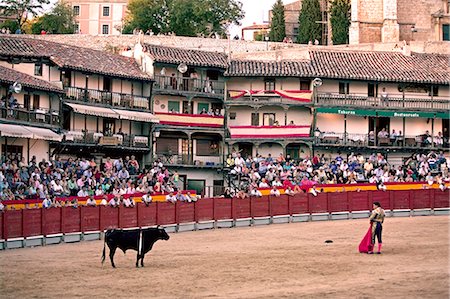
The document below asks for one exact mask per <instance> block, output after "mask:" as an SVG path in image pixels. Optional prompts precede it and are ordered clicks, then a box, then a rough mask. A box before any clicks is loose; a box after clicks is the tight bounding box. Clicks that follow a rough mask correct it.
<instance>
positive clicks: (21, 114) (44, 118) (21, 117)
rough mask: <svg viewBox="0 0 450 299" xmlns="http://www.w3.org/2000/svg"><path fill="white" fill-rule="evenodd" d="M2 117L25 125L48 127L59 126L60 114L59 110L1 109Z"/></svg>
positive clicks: (0, 114) (0, 115)
mask: <svg viewBox="0 0 450 299" xmlns="http://www.w3.org/2000/svg"><path fill="white" fill-rule="evenodd" d="M0 117H1V118H4V119H10V120H14V121H19V122H25V123H29V122H32V123H41V124H48V125H58V124H59V121H60V114H59V111H57V110H49V109H47V108H38V109H33V110H28V109H26V108H21V107H17V108H12V109H11V108H5V107H0Z"/></svg>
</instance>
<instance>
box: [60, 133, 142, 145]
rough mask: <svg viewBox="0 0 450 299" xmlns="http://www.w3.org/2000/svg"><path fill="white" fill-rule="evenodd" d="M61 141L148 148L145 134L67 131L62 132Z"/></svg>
mask: <svg viewBox="0 0 450 299" xmlns="http://www.w3.org/2000/svg"><path fill="white" fill-rule="evenodd" d="M63 142H65V143H73V144H80V145H101V146H124V147H135V148H146V149H148V148H149V144H148V137H147V136H137V135H128V134H123V135H122V134H113V135H108V136H104V135H103V133H100V132H87V133H86V132H83V131H68V132H66V133H64V139H63Z"/></svg>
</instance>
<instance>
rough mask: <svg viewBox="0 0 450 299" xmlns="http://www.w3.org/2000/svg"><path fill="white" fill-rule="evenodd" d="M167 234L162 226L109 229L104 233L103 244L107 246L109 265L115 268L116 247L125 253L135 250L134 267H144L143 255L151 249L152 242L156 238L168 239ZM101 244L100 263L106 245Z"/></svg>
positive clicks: (156, 239) (103, 257) (103, 256)
mask: <svg viewBox="0 0 450 299" xmlns="http://www.w3.org/2000/svg"><path fill="white" fill-rule="evenodd" d="M169 238H170V237H169V235H168V234H167V233H166V231H165V230H164V229H162V228H146V229H135V230H121V229H109V230H107V231H106V233H105V244H108V247H109V257H110V259H111V265H112V266H113V267H114V268H115V267H116V265H115V264H114V254H115V252H116V249H117V247H118V248H120V249H122V251H123V252H124V253H125V251H127V250H128V249H133V250H136V251H137V259H136V267H139V259H140V260H141V266H142V267H144V256H145V254H146V253H147V252H149V251H150V250H152V247H153V244H155V242H156V241H158V240H169ZM105 244H104V245H103V255H102V264H103V262H104V261H105V251H106V248H105V247H106V246H105Z"/></svg>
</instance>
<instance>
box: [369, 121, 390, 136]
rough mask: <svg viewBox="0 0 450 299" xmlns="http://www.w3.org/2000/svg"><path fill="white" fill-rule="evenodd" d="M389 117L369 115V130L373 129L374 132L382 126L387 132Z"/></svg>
mask: <svg viewBox="0 0 450 299" xmlns="http://www.w3.org/2000/svg"><path fill="white" fill-rule="evenodd" d="M390 123H391V119H390V118H389V117H369V132H370V131H373V132H374V133H375V135H376V134H378V132H380V131H381V130H382V129H383V128H385V129H386V131H387V132H388V133H389V132H390V131H389V128H390Z"/></svg>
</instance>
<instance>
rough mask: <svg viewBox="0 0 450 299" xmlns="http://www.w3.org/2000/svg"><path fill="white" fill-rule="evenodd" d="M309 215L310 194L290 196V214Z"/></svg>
mask: <svg viewBox="0 0 450 299" xmlns="http://www.w3.org/2000/svg"><path fill="white" fill-rule="evenodd" d="M306 213H309V203H308V194H306V193H297V194H295V195H294V196H289V214H291V215H295V214H306Z"/></svg>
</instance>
